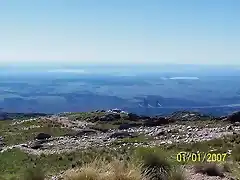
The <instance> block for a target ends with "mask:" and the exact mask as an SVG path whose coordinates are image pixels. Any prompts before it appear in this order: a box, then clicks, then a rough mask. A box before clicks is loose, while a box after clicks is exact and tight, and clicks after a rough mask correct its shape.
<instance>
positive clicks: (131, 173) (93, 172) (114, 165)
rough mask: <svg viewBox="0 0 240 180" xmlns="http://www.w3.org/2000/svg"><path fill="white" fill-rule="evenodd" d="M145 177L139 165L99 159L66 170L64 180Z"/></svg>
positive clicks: (111, 179)
mask: <svg viewBox="0 0 240 180" xmlns="http://www.w3.org/2000/svg"><path fill="white" fill-rule="evenodd" d="M145 177H146V176H145V175H144V174H143V173H142V172H141V167H139V166H136V165H134V164H131V163H127V164H126V163H124V162H123V161H119V160H114V161H112V162H107V161H105V160H103V159H101V160H95V161H94V162H93V163H90V164H86V165H84V166H82V167H81V168H79V169H72V170H68V171H67V172H66V173H65V175H64V180H144V179H145Z"/></svg>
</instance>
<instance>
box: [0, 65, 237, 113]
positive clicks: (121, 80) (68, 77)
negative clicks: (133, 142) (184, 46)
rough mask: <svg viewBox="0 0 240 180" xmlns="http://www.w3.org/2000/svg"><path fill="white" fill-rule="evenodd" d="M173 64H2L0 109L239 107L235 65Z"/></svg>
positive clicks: (154, 110) (218, 109)
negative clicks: (5, 66)
mask: <svg viewBox="0 0 240 180" xmlns="http://www.w3.org/2000/svg"><path fill="white" fill-rule="evenodd" d="M174 67H175V66H174V65H165V66H164V65H162V66H155V67H153V66H140V65H139V66H138V65H132V66H127V65H126V66H111V67H109V66H107V65H105V66H96V67H94V66H78V65H76V66H73V67H68V68H66V69H62V68H58V67H57V66H56V67H55V68H54V67H49V68H44V69H39V68H38V69H34V68H31V69H24V68H18V69H11V68H2V69H1V72H0V75H1V76H0V78H1V87H0V91H1V97H0V107H1V108H2V111H6V112H44V113H59V112H66V111H67V112H69V111H71V112H72V111H78V112H79V111H92V110H97V109H110V108H121V109H124V110H127V111H132V112H136V113H140V114H168V113H171V112H174V111H179V110H194V111H200V112H204V113H210V114H214V115H226V114H228V113H231V112H233V111H235V110H238V109H239V107H240V87H239V82H240V71H239V69H238V68H237V67H222V66H213V67H212V66H200V65H178V68H177V69H176V68H174ZM175 69H176V70H175Z"/></svg>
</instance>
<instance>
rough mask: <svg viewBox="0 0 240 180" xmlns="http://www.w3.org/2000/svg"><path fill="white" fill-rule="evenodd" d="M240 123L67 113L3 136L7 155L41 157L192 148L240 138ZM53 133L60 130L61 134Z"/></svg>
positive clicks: (185, 116) (184, 115)
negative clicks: (106, 150) (13, 151)
mask: <svg viewBox="0 0 240 180" xmlns="http://www.w3.org/2000/svg"><path fill="white" fill-rule="evenodd" d="M239 121H240V113H235V114H233V115H231V116H228V117H220V118H219V117H218V118H214V117H210V116H204V115H201V114H198V113H192V112H177V113H174V114H172V115H171V116H168V117H159V116H156V117H147V116H138V115H135V114H131V113H126V112H123V111H121V110H110V111H96V112H91V113H65V114H59V115H52V116H44V117H35V118H31V119H24V120H12V121H11V122H10V123H9V124H8V128H9V127H10V128H9V129H10V130H9V131H7V130H5V131H4V132H3V133H1V136H0V146H1V153H4V152H6V151H8V150H10V149H14V148H19V149H20V150H22V151H23V152H25V153H27V154H32V155H39V156H40V155H42V154H45V155H49V154H62V153H67V152H74V151H76V150H83V149H88V148H92V147H96V148H99V147H103V148H110V149H117V148H121V147H127V148H128V147H129V148H131V147H138V146H145V147H155V146H162V145H173V144H188V143H195V142H205V141H210V140H214V139H218V138H222V137H226V136H233V135H236V134H240V125H239ZM46 124H47V126H46ZM49 129H50V130H52V129H56V130H57V131H56V132H57V134H54V133H55V132H54V133H53V132H52V133H51V131H48V130H49ZM61 129H62V130H61ZM46 130H47V132H46ZM63 130H64V132H62V131H63ZM65 131H66V133H65ZM26 132H33V133H32V136H31V134H30V136H29V134H28V136H27V135H26V137H23V139H24V140H25V141H24V140H23V141H20V142H19V143H18V141H17V142H14V144H13V143H10V142H13V141H12V140H11V138H10V137H12V136H13V135H18V134H19V136H25V134H24V133H26ZM21 133H22V134H21ZM33 134H34V135H33ZM7 138H8V139H10V140H11V141H10V140H9V144H8V143H6V142H5V139H7ZM228 150H229V151H231V149H228ZM187 173H188V177H191V179H205V178H203V177H202V176H201V177H200V175H196V173H193V172H192V171H191V170H189V168H188V170H187ZM195 176H196V177H195ZM209 179H211V178H209ZM215 179H216V178H215Z"/></svg>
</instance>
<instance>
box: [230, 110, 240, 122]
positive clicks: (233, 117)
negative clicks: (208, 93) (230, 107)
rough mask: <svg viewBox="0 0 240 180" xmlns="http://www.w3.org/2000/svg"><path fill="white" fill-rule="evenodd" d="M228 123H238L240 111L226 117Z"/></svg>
mask: <svg viewBox="0 0 240 180" xmlns="http://www.w3.org/2000/svg"><path fill="white" fill-rule="evenodd" d="M227 120H228V121H230V122H231V123H235V122H240V111H238V112H235V113H233V114H232V115H230V116H228V118H227Z"/></svg>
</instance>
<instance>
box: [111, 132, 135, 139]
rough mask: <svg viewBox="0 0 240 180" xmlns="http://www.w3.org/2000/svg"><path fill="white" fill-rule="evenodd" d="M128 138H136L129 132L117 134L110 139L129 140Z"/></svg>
mask: <svg viewBox="0 0 240 180" xmlns="http://www.w3.org/2000/svg"><path fill="white" fill-rule="evenodd" d="M127 137H130V138H132V137H136V136H134V135H132V134H131V133H129V132H115V133H113V134H111V135H110V138H120V139H121V138H127Z"/></svg>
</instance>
